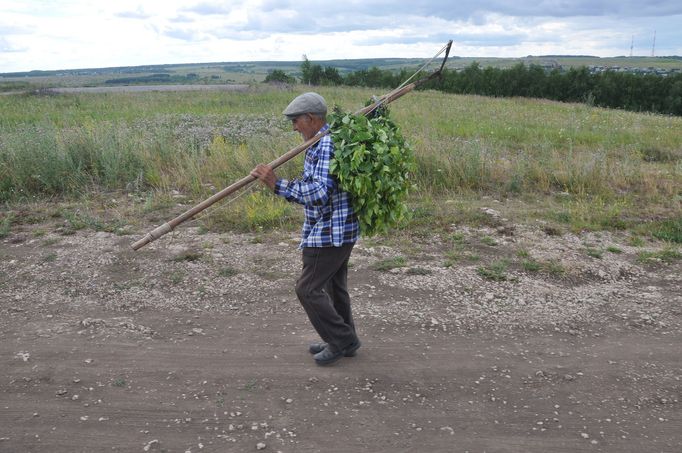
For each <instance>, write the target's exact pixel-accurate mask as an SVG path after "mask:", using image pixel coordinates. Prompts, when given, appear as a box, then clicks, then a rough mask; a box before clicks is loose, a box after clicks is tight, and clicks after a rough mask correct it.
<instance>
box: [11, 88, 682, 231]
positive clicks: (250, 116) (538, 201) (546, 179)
mask: <svg viewBox="0 0 682 453" xmlns="http://www.w3.org/2000/svg"><path fill="white" fill-rule="evenodd" d="M307 89H308V88H307V87H303V86H298V87H295V88H294V90H293V91H287V90H276V89H266V88H261V89H258V90H253V91H252V92H248V93H227V92H221V93H214V92H205V93H204V92H191V93H184V92H176V93H167V92H163V93H161V92H148V93H117V94H111V93H109V94H69V95H36V94H30V95H29V94H25V95H9V96H4V97H3V102H2V104H1V105H0V200H2V202H3V203H4V206H5V208H4V209H3V211H4V212H3V218H2V219H0V220H2V222H0V229H2V228H4V229H9V228H11V224H12V222H13V221H19V220H18V219H15V220H11V219H10V216H11V215H12V214H11V212H12V209H13V207H14V206H17V205H18V204H22V203H24V204H25V203H36V202H45V201H60V202H67V203H71V205H70V206H75V205H78V204H81V205H88V203H89V202H91V201H92V200H94V199H96V198H97V197H99V196H100V195H101V194H103V193H105V194H109V193H124V194H131V195H130V197H132V199H134V200H140V201H139V202H138V203H137V204H136V205H135V207H134V208H133V209H132V210H131V211H126V212H127V214H126V215H129V216H131V217H135V216H136V215H137V214H136V212H137V213H139V212H141V211H144V210H146V211H149V210H153V209H156V208H158V207H159V206H171V205H172V204H173V200H174V199H173V196H176V197H177V196H185V197H187V198H188V199H190V200H200V199H202V198H203V197H206V196H208V195H210V194H211V193H212V192H213V191H215V190H216V189H220V188H222V187H224V186H227V185H229V184H230V183H231V182H233V181H235V180H237V179H239V178H241V177H243V176H244V175H246V174H248V172H249V170H250V169H251V168H252V167H253V166H254V165H255V164H256V163H258V162H263V161H271V160H272V159H274V158H275V157H277V156H278V155H280V154H282V153H283V152H285V151H287V150H288V149H290V148H291V147H293V146H295V145H297V144H298V143H299V142H300V138H299V137H298V136H297V134H295V133H293V132H291V130H290V129H291V126H290V124H288V123H287V122H286V121H284V120H283V118H282V117H281V115H280V112H281V111H282V109H283V108H284V107H285V106H286V105H287V103H288V102H289V101H290V100H291V98H293V97H294V96H295V95H296V94H297V93H299V92H301V91H304V90H307ZM319 91H320V92H321V94H323V95H324V96H325V97H326V98H327V100H328V102H329V103H330V104H335V103H336V104H339V105H340V107H341V108H342V109H344V110H355V109H357V108H359V107H360V106H362V105H363V104H364V102H365V100H366V99H368V98H369V97H370V96H371V95H372V94H380V93H376V92H372V91H370V90H366V89H358V88H320V89H319ZM392 114H393V116H394V119H395V120H396V121H397V123H398V124H399V125H401V126H402V128H403V132H404V135H405V136H406V137H407V139H408V140H409V141H410V142H411V143H412V145H413V146H414V148H415V151H416V155H417V157H418V164H419V170H418V172H417V174H416V175H415V182H416V185H417V189H416V191H414V192H413V197H412V200H411V202H410V203H411V206H412V207H413V211H414V215H413V219H412V220H411V221H410V224H409V225H407V226H408V228H412V229H420V228H425V229H427V230H428V231H433V230H434V229H435V230H438V229H443V228H447V226H448V225H451V224H453V223H481V222H483V223H484V222H486V221H488V220H486V217H485V216H481V213H480V209H479V208H480V207H482V206H487V205H490V204H491V203H495V202H498V204H499V206H495V209H498V208H499V209H500V210H502V211H503V214H504V215H505V216H506V217H509V218H511V219H512V220H514V221H516V222H524V223H525V222H537V221H541V222H543V223H544V224H546V225H549V227H551V228H554V229H556V230H557V231H562V230H574V231H577V230H584V229H587V230H600V229H625V230H629V231H631V232H632V233H633V234H637V235H644V236H649V237H657V238H660V239H664V240H668V241H671V242H677V243H680V242H682V118H676V117H667V116H660V115H651V114H637V113H630V112H624V111H615V110H605V109H599V108H593V107H590V106H587V105H582V104H559V103H555V102H549V101H541V100H531V99H492V98H484V97H476V96H458V95H448V94H443V93H440V92H432V91H425V92H417V93H411V94H409V95H407V96H406V97H404V98H402V99H401V100H399V101H397V102H396V103H395V104H393V105H392ZM300 162H301V160H300V158H299V159H296V160H295V162H294V163H290V164H287V165H286V166H285V168H283V169H282V170H280V173H281V174H283V175H288V176H293V175H295V174H296V173H297V172H298V171H299V170H300V167H301V163H300ZM226 206H227V205H226ZM135 209H137V210H138V211H135ZM299 215H300V213H299V212H298V210H296V209H295V208H293V207H291V206H289V205H287V204H285V203H281V202H279V201H278V200H276V199H274V197H271V196H268V195H266V194H264V193H263V192H262V191H260V190H258V189H257V190H256V191H255V192H251V193H249V194H247V195H245V196H242V197H241V198H240V199H239V200H238V201H236V202H234V203H230V204H229V206H227V207H223V208H220V209H215V210H214V211H212V213H211V214H210V215H208V216H206V217H204V219H203V222H204V225H205V227H206V228H208V229H221V228H242V229H252V228H255V227H261V228H269V227H273V226H275V227H282V226H287V227H291V228H298V223H297V221H291V220H292V218H293V219H298V216H299ZM95 223H96V222H95ZM86 224H87V222H86ZM2 225H4V227H3V226H2Z"/></svg>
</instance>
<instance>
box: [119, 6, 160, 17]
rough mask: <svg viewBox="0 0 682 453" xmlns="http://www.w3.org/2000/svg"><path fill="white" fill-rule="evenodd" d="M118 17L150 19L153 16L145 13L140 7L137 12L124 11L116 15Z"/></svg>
mask: <svg viewBox="0 0 682 453" xmlns="http://www.w3.org/2000/svg"><path fill="white" fill-rule="evenodd" d="M116 17H121V18H123V19H149V18H150V17H152V15H151V14H149V13H145V12H144V11H143V10H142V7H138V8H137V9H136V10H135V11H122V12H120V13H116Z"/></svg>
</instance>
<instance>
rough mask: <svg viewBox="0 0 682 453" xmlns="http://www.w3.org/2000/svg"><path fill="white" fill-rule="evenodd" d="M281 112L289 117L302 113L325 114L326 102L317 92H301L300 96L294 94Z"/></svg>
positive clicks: (292, 117)
mask: <svg viewBox="0 0 682 453" xmlns="http://www.w3.org/2000/svg"><path fill="white" fill-rule="evenodd" d="M282 113H284V115H286V117H287V118H289V119H294V118H296V117H297V116H299V115H303V114H304V113H317V114H318V115H326V114H327V103H326V102H324V98H323V97H322V96H320V95H319V94H317V93H313V92H308V93H303V94H301V95H300V96H296V98H295V99H294V100H293V101H291V103H290V104H289V105H287V108H285V109H284V111H283V112H282Z"/></svg>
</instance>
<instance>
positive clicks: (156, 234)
mask: <svg viewBox="0 0 682 453" xmlns="http://www.w3.org/2000/svg"><path fill="white" fill-rule="evenodd" d="M451 44H452V41H450V42H449V43H448V45H447V52H446V54H445V60H447V57H448V54H449V52H450V45H451ZM445 60H444V61H443V65H441V69H439V70H438V71H436V72H435V73H434V74H431V75H430V76H429V77H427V78H424V79H422V80H418V81H416V82H412V83H410V84H409V85H405V86H404V87H401V88H398V89H395V90H393V91H391V92H390V93H388V94H386V95H384V96H382V97H381V98H379V99H378V100H377V101H375V102H374V103H373V104H370V105H368V106H367V107H364V108H362V109H360V110H358V111H357V112H355V114H356V115H367V114H368V113H369V112H372V111H373V110H375V109H376V108H377V107H379V106H380V105H383V104H389V103H391V102H393V101H395V100H396V99H398V98H400V97H402V96H404V95H405V94H407V93H409V92H410V91H412V90H414V89H415V88H416V87H417V86H418V85H420V84H421V83H423V82H426V81H428V80H431V79H433V78H434V76H436V75H438V74H439V73H440V71H441V70H442V69H443V66H444V65H445ZM330 132H331V131H330V130H329V129H327V130H326V131H325V132H323V133H320V134H317V135H316V136H315V137H313V138H311V139H309V140H306V141H305V142H304V143H303V144H301V145H299V146H297V147H295V148H293V149H291V150H289V151H288V152H286V153H285V154H283V155H282V156H280V157H278V158H277V159H275V160H273V161H272V162H270V164H269V165H270V167H272V169H273V170H274V169H275V168H277V167H279V166H280V165H282V164H284V163H286V162H288V161H289V160H291V159H293V158H294V157H296V156H297V155H298V154H300V153H301V152H303V151H305V150H306V149H308V148H309V147H311V146H313V145H314V144H315V143H317V142H318V141H320V140H321V139H322V137H324V136H325V135H327V134H329V133H330ZM256 179H257V178H255V177H254V176H251V175H248V176H245V177H244V178H242V179H240V180H239V181H237V182H235V183H233V184H232V185H230V186H228V187H226V188H224V189H223V190H221V191H220V192H218V193H215V194H213V195H212V196H211V197H210V198H207V199H206V200H204V201H202V202H201V203H199V204H198V205H196V206H194V207H193V208H191V209H189V210H188V211H185V212H183V213H182V214H180V215H179V216H177V217H176V218H174V219H173V220H170V221H168V222H166V223H164V224H163V225H160V226H158V227H156V228H155V229H153V230H152V231H150V232H149V233H147V234H146V235H145V236H144V237H143V238H142V239H140V240H139V241H136V242H135V243H133V244H132V248H133V250H139V249H140V248H142V247H144V246H145V245H147V244H149V243H150V242H152V241H155V240H157V239H158V238H160V237H161V236H163V235H164V234H167V233H170V232H171V231H173V229H175V227H177V226H178V225H180V224H181V223H183V222H185V221H187V220H189V219H191V218H193V217H194V216H195V215H197V214H199V213H200V212H201V211H203V210H204V209H206V208H208V207H209V206H211V205H212V204H214V203H216V202H218V201H220V200H222V199H223V198H225V197H226V196H228V195H230V194H232V193H234V192H236V191H238V190H240V189H242V188H244V187H246V186H248V185H249V184H251V183H252V182H254V181H255V180H256Z"/></svg>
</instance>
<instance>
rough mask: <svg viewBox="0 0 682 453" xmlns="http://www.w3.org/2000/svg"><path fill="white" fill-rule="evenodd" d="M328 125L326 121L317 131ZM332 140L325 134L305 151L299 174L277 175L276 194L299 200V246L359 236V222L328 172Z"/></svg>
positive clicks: (346, 195) (345, 241) (327, 244)
mask: <svg viewBox="0 0 682 453" xmlns="http://www.w3.org/2000/svg"><path fill="white" fill-rule="evenodd" d="M327 129H329V125H328V124H325V125H324V127H323V128H322V129H320V132H324V131H326V130H327ZM333 156H334V143H333V142H332V139H331V137H330V136H329V135H325V136H324V137H322V139H320V141H319V142H317V143H316V144H315V145H313V146H311V147H310V148H308V149H307V150H306V152H305V163H304V164H303V175H302V177H300V178H296V179H292V180H291V181H289V180H286V179H278V180H277V182H276V183H275V194H276V195H279V196H282V197H284V198H286V199H287V200H288V201H291V202H294V203H299V204H302V205H303V207H304V212H305V222H303V230H302V233H301V236H302V239H301V244H300V246H299V247H300V248H304V247H340V246H342V245H344V244H351V243H354V242H355V241H357V240H358V236H359V235H360V226H359V224H358V218H357V216H356V215H355V211H354V210H353V205H352V204H351V201H350V194H349V193H348V192H344V191H342V190H341V189H340V188H339V187H338V184H337V182H336V179H335V178H334V176H332V175H331V174H330V173H329V162H330V161H331V159H332V157H333Z"/></svg>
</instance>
